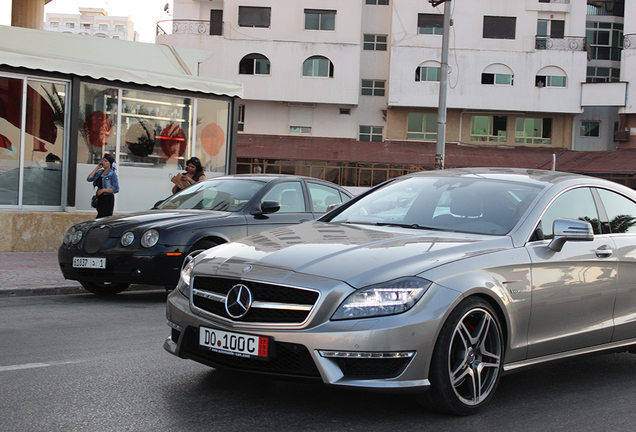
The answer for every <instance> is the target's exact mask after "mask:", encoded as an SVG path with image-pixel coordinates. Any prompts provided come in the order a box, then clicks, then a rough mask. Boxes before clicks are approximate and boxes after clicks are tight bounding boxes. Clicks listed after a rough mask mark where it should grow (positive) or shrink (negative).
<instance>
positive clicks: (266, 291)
mask: <svg viewBox="0 0 636 432" xmlns="http://www.w3.org/2000/svg"><path fill="white" fill-rule="evenodd" d="M236 284H242V285H245V286H246V287H248V288H249V290H250V291H251V293H252V305H251V307H250V308H249V310H248V312H247V314H245V315H244V316H243V317H241V318H238V319H236V318H232V317H230V316H229V315H228V313H227V311H226V309H225V298H226V296H227V293H228V292H229V291H230V290H231V289H232V287H233V286H234V285H236ZM318 297H320V293H319V292H318V291H313V290H308V289H301V288H293V287H287V286H281V285H273V284H266V283H262V282H251V281H244V280H238V279H228V278H218V277H208V276H197V277H195V278H194V281H193V291H192V302H193V304H194V306H195V307H197V308H199V309H202V310H204V311H206V312H208V313H210V314H212V315H216V316H219V317H222V318H226V319H230V320H232V321H239V322H250V323H268V324H272V323H277V324H300V323H302V322H304V321H305V320H306V319H307V317H308V316H309V313H310V312H311V310H312V308H313V306H314V305H315V304H316V302H317V301H318Z"/></svg>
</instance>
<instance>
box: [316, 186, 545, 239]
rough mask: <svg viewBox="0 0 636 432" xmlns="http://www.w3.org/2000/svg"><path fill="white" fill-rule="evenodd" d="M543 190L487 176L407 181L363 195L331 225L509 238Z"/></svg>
mask: <svg viewBox="0 0 636 432" xmlns="http://www.w3.org/2000/svg"><path fill="white" fill-rule="evenodd" d="M541 189H542V186H539V185H537V184H530V183H523V182H513V181H502V180H496V179H488V178H482V177H459V178H458V177H443V176H440V177H427V176H422V177H418V176H414V177H406V178H404V179H400V180H396V181H394V182H391V183H388V184H387V185H386V186H384V187H382V188H380V189H378V190H376V191H374V192H372V193H371V194H369V195H367V196H366V197H363V198H362V199H360V200H359V201H357V202H355V203H353V204H352V205H351V206H350V207H348V208H346V209H344V210H343V211H342V212H341V213H339V214H337V215H336V216H334V217H333V218H332V219H331V220H330V221H331V222H340V223H356V224H368V225H379V226H400V227H404V228H412V229H433V230H441V231H454V232H466V233H475V234H487V235H505V234H507V233H508V232H509V231H510V230H511V229H512V228H513V227H514V226H515V225H516V224H517V222H518V221H519V219H520V218H521V217H522V216H523V214H524V213H525V212H526V210H527V209H528V206H529V205H530V203H531V202H532V201H533V200H534V198H535V197H536V196H537V194H538V193H539V192H540V190H541ZM326 220H328V217H327V219H326Z"/></svg>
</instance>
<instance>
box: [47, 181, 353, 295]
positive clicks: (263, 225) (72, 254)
mask: <svg viewBox="0 0 636 432" xmlns="http://www.w3.org/2000/svg"><path fill="white" fill-rule="evenodd" d="M351 197H352V194H351V193H350V192H348V191H347V190H345V189H344V188H341V187H339V186H337V185H335V184H333V183H329V182H326V181H322V180H319V179H315V178H309V177H300V176H286V175H265V174H263V175H260V174H259V175H251V174H248V175H233V176H224V177H216V178H214V179H210V180H205V181H202V182H200V183H196V184H194V185H192V186H190V187H188V188H186V189H183V190H182V191H180V192H178V193H176V194H174V195H172V196H171V197H170V198H168V199H167V200H165V201H163V202H161V203H159V204H157V205H156V206H155V207H154V208H152V209H151V210H147V211H143V212H138V213H130V214H125V215H119V216H111V217H107V218H101V219H93V220H89V221H85V222H81V223H79V224H76V225H74V226H72V227H70V228H69V229H68V231H67V232H66V234H65V235H64V241H63V244H62V245H61V246H60V248H59V249H58V261H59V264H60V269H61V270H62V274H63V275H64V277H65V278H66V279H73V280H77V281H79V282H80V283H81V284H82V286H83V287H84V288H86V289H87V290H88V291H90V292H92V293H95V294H98V295H114V294H117V293H119V292H121V291H123V290H125V289H126V288H128V286H129V285H130V284H144V285H158V286H164V287H166V288H167V289H172V288H174V287H175V286H176V284H177V282H178V280H179V270H180V269H181V266H182V264H183V262H184V261H186V260H190V259H192V257H194V256H195V255H197V254H198V253H199V252H201V251H203V250H206V249H209V248H211V247H214V246H216V245H218V244H221V243H226V242H229V241H233V240H237V239H240V238H242V237H245V236H247V235H252V234H256V233H259V232H261V231H264V230H267V229H271V228H278V227H280V228H281V229H284V227H285V226H287V225H291V224H297V223H300V222H305V221H309V220H314V219H317V218H318V217H320V216H322V214H324V213H325V212H326V211H327V210H328V209H329V207H330V206H332V205H333V204H338V203H342V202H346V201H348V200H350V199H351Z"/></svg>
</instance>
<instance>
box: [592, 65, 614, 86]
mask: <svg viewBox="0 0 636 432" xmlns="http://www.w3.org/2000/svg"><path fill="white" fill-rule="evenodd" d="M620 80H621V70H620V68H609V67H588V68H587V76H586V78H585V82H588V83H604V82H619V81H620Z"/></svg>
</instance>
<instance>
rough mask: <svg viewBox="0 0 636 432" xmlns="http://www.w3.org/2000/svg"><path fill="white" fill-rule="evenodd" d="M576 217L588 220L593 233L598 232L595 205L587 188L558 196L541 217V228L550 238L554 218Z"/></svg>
mask: <svg viewBox="0 0 636 432" xmlns="http://www.w3.org/2000/svg"><path fill="white" fill-rule="evenodd" d="M562 218H567V219H578V220H583V221H586V222H589V223H591V224H592V228H594V234H600V232H601V229H600V224H599V220H598V214H597V213H596V206H595V205H594V199H593V198H592V192H591V191H590V189H589V188H579V189H573V190H570V191H568V192H566V193H564V194H563V195H561V196H560V197H558V198H557V199H556V200H555V201H554V202H553V203H552V204H551V205H550V207H549V208H548V210H547V211H546V212H545V214H544V215H543V218H542V219H541V228H542V229H543V236H544V237H545V238H552V237H553V232H552V225H553V224H554V221H555V220H556V219H562Z"/></svg>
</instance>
